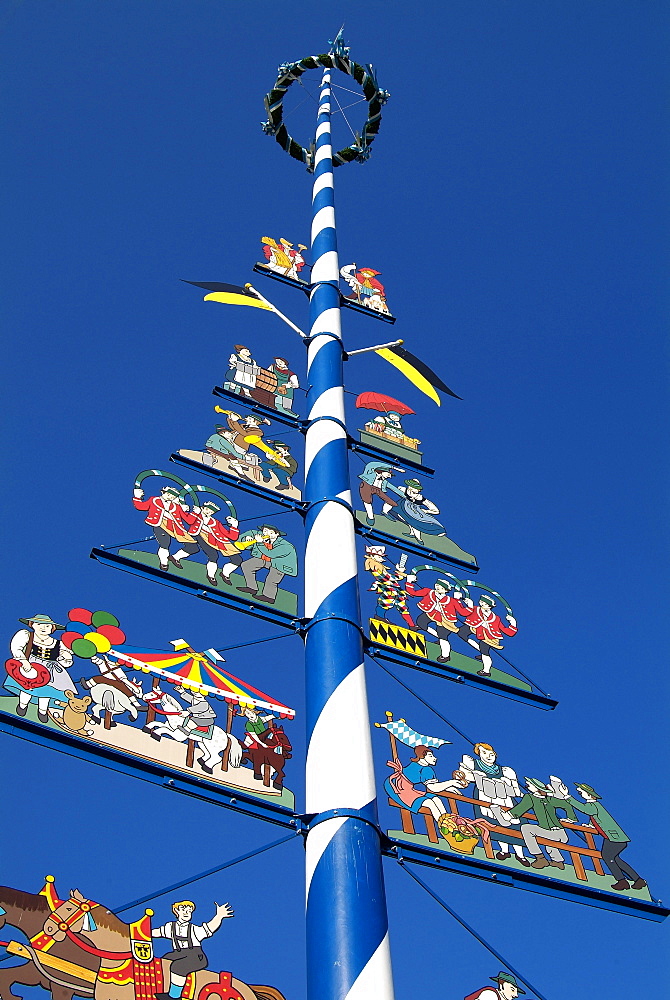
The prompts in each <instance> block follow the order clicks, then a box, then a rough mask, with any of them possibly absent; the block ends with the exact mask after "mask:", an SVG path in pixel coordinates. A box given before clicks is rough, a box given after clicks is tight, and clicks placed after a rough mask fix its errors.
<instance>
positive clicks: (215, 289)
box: [181, 278, 273, 312]
mask: <svg viewBox="0 0 670 1000" xmlns="http://www.w3.org/2000/svg"><path fill="white" fill-rule="evenodd" d="M181 280H182V281H186V279H185V278H182V279H181ZM186 284H187V285H195V286H196V287H197V288H204V289H205V290H206V291H208V292H210V293H211V294H210V295H205V302H223V303H224V305H229V306H255V307H256V309H267V310H268V312H273V309H272V307H271V306H269V305H267V304H266V303H265V302H262V301H261V300H260V299H259V298H258V297H257V296H256V295H254V293H253V292H251V291H249V289H248V288H246V287H243V286H242V285H226V284H225V283H224V282H222V281H186Z"/></svg>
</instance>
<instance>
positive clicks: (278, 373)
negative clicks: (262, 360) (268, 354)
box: [268, 358, 300, 416]
mask: <svg viewBox="0 0 670 1000" xmlns="http://www.w3.org/2000/svg"><path fill="white" fill-rule="evenodd" d="M268 371H270V372H272V373H273V375H274V376H275V377H276V379H277V388H276V389H275V409H277V410H281V412H282V413H288V414H290V415H291V416H296V414H295V413H294V411H293V409H292V405H293V393H294V392H295V390H296V389H299V388H300V383H299V382H298V376H297V375H296V374H295V372H292V371H291V370H290V368H289V366H288V361H287V360H286V358H275V359H274V362H273V363H272V364H271V365H270V366H269V368H268Z"/></svg>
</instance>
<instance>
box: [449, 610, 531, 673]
mask: <svg viewBox="0 0 670 1000" xmlns="http://www.w3.org/2000/svg"><path fill="white" fill-rule="evenodd" d="M495 603H496V602H495V601H494V600H493V598H492V597H489V596H488V594H482V596H481V597H480V598H479V605H478V606H477V607H476V608H473V610H472V611H471V612H470V614H469V615H468V617H467V618H466V619H465V622H464V624H463V625H461V627H460V628H459V630H458V635H459V637H460V638H461V639H462V640H463V642H467V643H468V644H469V645H470V646H474V648H475V649H478V650H479V656H478V657H477V659H481V661H482V669H481V670H478V671H477V673H478V675H479V676H480V677H490V676H491V667H492V666H493V660H492V658H491V654H490V650H491V649H502V648H503V646H502V643H501V641H500V640H501V639H502V638H503V635H509V636H512V635H516V633H517V631H518V629H517V625H516V618H513V617H512V615H506V616H505V617H506V619H507V621H508V622H509V625H503V623H502V620H501V619H500V617H499V616H498V615H496V614H495V613H494V611H493V608H494V607H495Z"/></svg>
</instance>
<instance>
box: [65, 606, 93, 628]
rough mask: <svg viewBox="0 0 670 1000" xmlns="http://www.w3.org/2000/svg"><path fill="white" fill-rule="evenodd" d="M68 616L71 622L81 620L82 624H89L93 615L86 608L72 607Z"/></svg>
mask: <svg viewBox="0 0 670 1000" xmlns="http://www.w3.org/2000/svg"><path fill="white" fill-rule="evenodd" d="M68 618H69V619H70V621H71V622H81V623H82V624H83V625H90V624H91V619H92V618H93V615H92V614H91V612H90V611H87V610H86V608H73V609H72V611H70V613H69V615H68Z"/></svg>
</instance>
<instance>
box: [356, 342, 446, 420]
mask: <svg viewBox="0 0 670 1000" xmlns="http://www.w3.org/2000/svg"><path fill="white" fill-rule="evenodd" d="M375 354H378V355H379V356H380V357H382V358H384V359H385V360H386V361H388V363H389V364H391V365H393V367H394V368H397V369H398V371H400V372H402V374H403V375H404V376H405V378H407V379H409V381H410V382H412V384H413V385H415V386H416V387H417V389H420V390H421V392H425V394H426V396H429V397H430V398H431V399H433V400H435V402H436V403H437V405H438V406H440V405H441V404H440V397H439V396H438V394H437V390H438V389H439V390H440V392H446V393H447V394H448V395H449V396H454V398H455V399H461V398H462V397H461V396H458V395H457V394H456V393H455V392H454V391H453V390H452V389H450V388H449V386H448V385H445V384H444V382H443V381H442V379H441V378H440V376H439V375H436V374H435V372H434V371H433V369H432V368H429V366H428V365H427V364H426V363H425V362H424V361H421V359H420V358H417V357H416V355H414V354H411V353H410V352H409V351H406V350H405V348H404V347H381V348H380V349H379V350H378V351H375Z"/></svg>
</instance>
